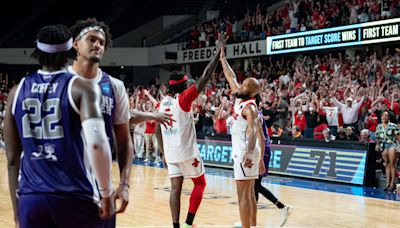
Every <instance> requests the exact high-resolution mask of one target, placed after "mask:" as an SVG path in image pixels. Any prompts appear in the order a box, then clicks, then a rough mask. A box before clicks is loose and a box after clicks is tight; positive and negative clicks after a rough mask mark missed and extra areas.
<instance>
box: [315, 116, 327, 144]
mask: <svg viewBox="0 0 400 228" xmlns="http://www.w3.org/2000/svg"><path fill="white" fill-rule="evenodd" d="M317 121H318V125H317V126H316V127H315V128H314V139H324V134H323V130H325V129H327V128H329V126H328V121H327V120H326V116H325V115H323V114H319V115H318V118H317Z"/></svg>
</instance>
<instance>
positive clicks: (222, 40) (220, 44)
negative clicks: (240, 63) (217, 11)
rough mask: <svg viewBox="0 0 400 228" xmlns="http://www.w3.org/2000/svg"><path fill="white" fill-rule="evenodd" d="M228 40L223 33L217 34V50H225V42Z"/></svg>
mask: <svg viewBox="0 0 400 228" xmlns="http://www.w3.org/2000/svg"><path fill="white" fill-rule="evenodd" d="M228 38H229V36H227V35H226V33H225V32H222V33H218V42H217V50H218V49H221V48H225V45H226V41H227V40H228Z"/></svg>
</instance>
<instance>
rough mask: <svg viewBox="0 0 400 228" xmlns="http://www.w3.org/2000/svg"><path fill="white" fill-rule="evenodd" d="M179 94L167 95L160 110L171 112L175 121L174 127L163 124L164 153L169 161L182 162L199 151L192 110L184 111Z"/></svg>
mask: <svg viewBox="0 0 400 228" xmlns="http://www.w3.org/2000/svg"><path fill="white" fill-rule="evenodd" d="M179 96H182V95H176V96H175V97H172V96H166V97H164V99H163V100H162V101H161V103H160V112H164V113H167V114H171V115H172V118H173V119H174V120H175V122H172V127H169V128H165V127H164V126H161V133H162V137H163V146H164V154H165V158H166V161H167V162H181V161H185V160H189V159H191V158H193V157H194V156H195V155H196V154H198V153H199V150H198V147H197V139H196V128H195V125H194V120H193V113H192V111H191V110H189V111H184V110H183V109H182V108H181V106H180V104H179Z"/></svg>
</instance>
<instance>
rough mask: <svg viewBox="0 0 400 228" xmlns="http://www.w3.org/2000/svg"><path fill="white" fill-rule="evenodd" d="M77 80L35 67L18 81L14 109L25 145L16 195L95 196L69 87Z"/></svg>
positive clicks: (66, 74)
mask: <svg viewBox="0 0 400 228" xmlns="http://www.w3.org/2000/svg"><path fill="white" fill-rule="evenodd" d="M75 78H76V77H74V76H73V75H72V74H70V73H68V72H66V71H57V72H51V73H49V72H44V71H41V70H39V71H38V72H37V73H33V74H31V75H29V76H26V77H25V78H24V79H22V81H21V82H20V84H19V85H18V88H17V91H16V97H15V99H14V102H13V107H12V110H13V115H14V119H15V122H16V125H17V128H18V133H19V136H20V140H21V142H22V148H23V153H22V156H21V166H20V180H19V189H18V194H31V193H53V194H60V193H61V194H63V195H70V196H71V195H72V196H76V197H79V198H85V199H90V200H91V201H93V200H94V201H98V199H99V193H98V189H97V186H96V182H95V176H94V174H93V173H92V170H91V168H90V164H89V161H88V157H87V151H86V149H85V145H84V140H83V135H82V129H81V121H80V116H79V114H78V112H77V111H78V110H77V108H76V106H75V104H74V102H73V101H72V94H71V91H70V90H71V84H72V82H73V80H75Z"/></svg>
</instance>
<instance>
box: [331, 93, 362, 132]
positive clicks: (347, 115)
mask: <svg viewBox="0 0 400 228" xmlns="http://www.w3.org/2000/svg"><path fill="white" fill-rule="evenodd" d="M364 99H365V97H364V96H363V97H362V98H361V100H360V101H359V102H357V103H355V104H354V105H353V98H351V97H347V99H346V105H344V104H342V103H341V102H339V101H338V100H337V99H336V98H335V97H333V103H334V104H335V105H336V106H337V107H338V108H339V111H340V112H342V117H343V123H344V125H343V127H345V128H346V127H348V126H351V127H353V129H354V130H355V131H356V132H358V131H357V130H358V128H357V127H358V126H357V121H358V112H359V110H360V107H361V105H362V104H363V102H364Z"/></svg>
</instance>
